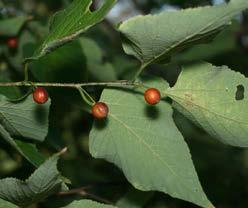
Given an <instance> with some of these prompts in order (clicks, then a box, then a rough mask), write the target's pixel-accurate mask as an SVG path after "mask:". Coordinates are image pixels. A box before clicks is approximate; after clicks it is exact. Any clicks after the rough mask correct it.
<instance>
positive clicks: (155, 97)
mask: <svg viewBox="0 0 248 208" xmlns="http://www.w3.org/2000/svg"><path fill="white" fill-rule="evenodd" d="M144 97H145V100H146V102H147V103H148V104H150V105H156V104H157V103H159V101H160V99H161V94H160V92H159V90H158V89H156V88H150V89H148V90H146V91H145V95H144Z"/></svg>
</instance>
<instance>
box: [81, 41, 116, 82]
mask: <svg viewBox="0 0 248 208" xmlns="http://www.w3.org/2000/svg"><path fill="white" fill-rule="evenodd" d="M80 44H81V46H82V48H83V52H84V54H85V56H86V59H87V68H88V73H89V75H90V79H93V80H94V81H95V80H97V81H102V82H107V81H113V80H116V79H117V75H116V72H115V69H114V67H113V66H112V65H111V64H110V63H108V62H106V63H104V62H103V55H104V54H103V52H102V50H101V48H100V47H99V46H98V45H97V44H96V43H95V42H94V41H93V40H91V39H89V38H85V37H84V38H80Z"/></svg>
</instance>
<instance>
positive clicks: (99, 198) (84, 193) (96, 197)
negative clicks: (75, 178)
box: [57, 186, 113, 204]
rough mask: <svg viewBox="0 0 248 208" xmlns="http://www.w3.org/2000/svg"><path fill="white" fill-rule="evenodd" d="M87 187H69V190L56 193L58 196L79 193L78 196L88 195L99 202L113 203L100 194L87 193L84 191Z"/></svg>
mask: <svg viewBox="0 0 248 208" xmlns="http://www.w3.org/2000/svg"><path fill="white" fill-rule="evenodd" d="M88 188H89V187H87V186H86V187H81V188H76V189H71V190H69V191H63V192H59V193H58V194H57V195H58V196H68V195H74V194H76V195H79V196H82V197H88V198H91V199H94V200H96V201H99V202H103V203H106V204H113V203H112V202H111V201H109V200H107V199H104V198H102V197H100V196H97V195H95V194H92V193H89V192H87V191H86V189H88Z"/></svg>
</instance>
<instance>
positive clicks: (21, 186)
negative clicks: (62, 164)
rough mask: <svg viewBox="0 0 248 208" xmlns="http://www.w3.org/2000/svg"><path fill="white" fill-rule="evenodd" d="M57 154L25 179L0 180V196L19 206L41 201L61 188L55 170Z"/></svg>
mask: <svg viewBox="0 0 248 208" xmlns="http://www.w3.org/2000/svg"><path fill="white" fill-rule="evenodd" d="M58 159H59V154H57V155H54V156H53V157H51V158H50V159H48V160H47V161H46V162H45V163H44V164H42V165H41V166H40V167H39V168H38V169H37V170H36V171H35V172H34V173H33V174H32V175H31V176H30V177H29V178H28V179H27V180H26V181H20V180H18V179H15V178H5V179H2V180H0V197H1V198H2V199H4V200H6V201H9V202H11V203H13V204H16V205H18V206H20V207H27V206H29V205H32V204H33V203H35V202H38V201H41V200H42V199H44V198H46V197H47V196H49V195H51V194H53V193H55V192H57V191H58V190H60V189H61V185H62V180H61V177H60V173H59V172H58V170H57V162H58Z"/></svg>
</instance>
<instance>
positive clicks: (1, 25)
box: [0, 16, 30, 36]
mask: <svg viewBox="0 0 248 208" xmlns="http://www.w3.org/2000/svg"><path fill="white" fill-rule="evenodd" d="M29 19H30V17H27V16H20V17H14V18H10V19H4V20H0V35H1V36H16V35H17V34H18V33H19V31H20V29H21V28H22V26H23V25H24V24H25V23H26V22H27V21H28V20H29Z"/></svg>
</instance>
